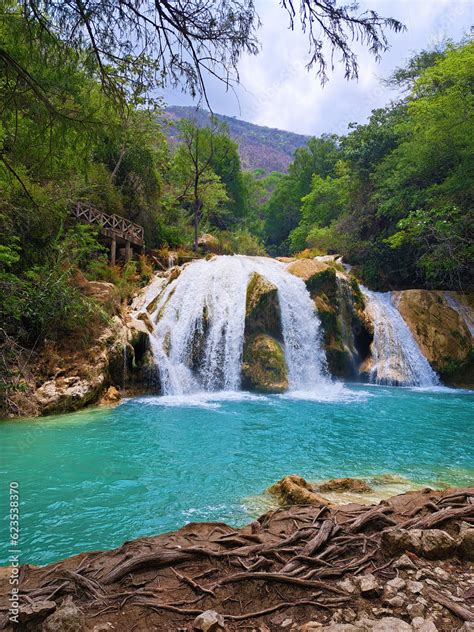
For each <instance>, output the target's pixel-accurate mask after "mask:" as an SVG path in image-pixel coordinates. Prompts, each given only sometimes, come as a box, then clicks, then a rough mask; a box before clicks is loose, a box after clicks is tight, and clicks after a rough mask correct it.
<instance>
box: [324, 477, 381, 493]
mask: <svg viewBox="0 0 474 632" xmlns="http://www.w3.org/2000/svg"><path fill="white" fill-rule="evenodd" d="M317 489H318V491H320V492H356V493H360V494H366V493H370V492H372V491H373V490H372V488H371V487H370V485H368V484H367V483H366V482H365V481H363V480H362V479H360V478H333V479H331V480H329V481H324V482H323V483H320V484H319V485H318V486H317Z"/></svg>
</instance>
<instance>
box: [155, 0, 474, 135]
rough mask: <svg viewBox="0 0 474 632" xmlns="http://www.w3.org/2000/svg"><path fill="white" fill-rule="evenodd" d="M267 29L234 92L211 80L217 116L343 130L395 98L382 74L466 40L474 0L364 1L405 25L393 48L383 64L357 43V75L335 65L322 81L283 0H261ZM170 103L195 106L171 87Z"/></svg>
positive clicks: (313, 130) (303, 130) (296, 128)
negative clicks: (346, 73)
mask: <svg viewBox="0 0 474 632" xmlns="http://www.w3.org/2000/svg"><path fill="white" fill-rule="evenodd" d="M255 4H256V8H257V12H258V14H259V16H260V19H261V22H262V27H261V28H260V30H259V31H258V38H259V41H260V44H261V50H260V54H259V55H258V56H256V57H255V56H249V55H246V56H244V57H242V59H241V60H240V62H239V74H240V85H239V86H237V87H236V89H235V94H234V93H233V92H231V91H229V92H226V91H225V87H224V85H223V84H222V83H220V82H218V81H215V80H209V81H208V82H207V91H208V98H209V101H210V104H211V107H212V110H213V111H214V112H216V113H219V114H227V115H228V116H235V117H237V118H239V119H243V120H245V121H249V122H251V123H255V124H257V125H266V126H268V127H276V128H279V129H284V130H289V131H292V132H297V133H300V134H308V135H319V134H322V133H335V134H344V133H346V132H347V126H348V124H349V123H350V122H357V123H363V122H364V121H366V120H367V118H368V116H370V112H371V111H372V110H373V109H375V108H377V107H381V106H383V105H385V104H387V103H388V102H389V101H390V100H391V99H394V98H396V96H397V95H396V93H394V91H393V89H390V88H387V87H385V86H384V85H383V84H382V82H381V79H382V78H384V77H387V76H389V75H390V74H391V72H392V71H393V70H394V69H395V68H397V67H399V66H401V65H403V64H404V62H405V61H406V60H407V59H409V58H410V56H411V55H412V54H413V53H414V52H416V51H419V50H422V49H429V48H433V47H434V46H436V45H438V44H440V43H442V42H443V41H444V40H446V39H452V40H453V41H458V40H460V39H461V38H462V37H463V36H465V35H466V34H468V33H469V32H470V31H471V26H472V25H474V0H365V1H364V2H360V9H361V10H362V11H363V10H364V9H368V8H370V9H374V10H375V11H377V12H378V13H379V14H381V15H383V16H390V17H394V18H396V19H398V20H400V21H401V22H403V23H404V24H405V26H406V27H407V30H406V31H405V32H403V33H393V32H391V31H390V32H388V38H389V43H390V49H389V50H388V51H387V52H385V53H384V54H383V56H382V60H381V62H380V63H377V62H376V61H375V60H374V59H373V57H371V55H370V54H369V53H368V52H367V51H365V50H364V49H363V48H361V47H360V46H359V47H356V50H357V52H358V56H359V62H360V68H359V79H358V80H357V81H354V80H352V81H347V80H345V79H344V71H343V68H342V66H341V65H340V64H339V65H338V64H337V57H336V68H335V70H334V71H333V72H331V71H329V81H328V83H327V84H326V85H325V86H324V87H323V86H321V83H320V81H319V79H318V77H317V76H316V74H315V72H314V71H309V72H308V71H307V70H306V68H305V63H306V61H307V58H308V41H307V39H306V37H305V35H304V34H303V33H302V32H301V29H299V28H295V31H291V30H289V28H288V27H289V23H288V16H287V14H286V12H285V11H284V9H282V8H281V7H280V6H279V2H278V0H256V2H255ZM163 97H164V99H165V102H166V103H167V104H168V105H193V104H196V101H194V102H193V100H192V98H191V97H189V96H188V95H185V94H183V93H182V92H181V91H180V90H179V89H174V90H173V89H165V90H164V92H163Z"/></svg>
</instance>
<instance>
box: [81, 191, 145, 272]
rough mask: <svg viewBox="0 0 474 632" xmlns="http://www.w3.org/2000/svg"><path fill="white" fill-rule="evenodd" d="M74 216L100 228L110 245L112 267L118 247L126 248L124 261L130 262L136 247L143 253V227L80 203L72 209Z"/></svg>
mask: <svg viewBox="0 0 474 632" xmlns="http://www.w3.org/2000/svg"><path fill="white" fill-rule="evenodd" d="M72 214H73V215H74V217H76V218H77V219H78V220H79V221H80V222H83V223H85V224H94V225H96V226H98V227H99V232H100V234H101V236H102V237H105V239H106V240H107V242H108V243H109V244H110V260H111V263H112V265H113V264H114V263H115V261H116V259H117V245H119V246H122V247H124V259H125V261H129V260H130V259H131V258H132V256H133V249H134V247H135V248H136V249H137V250H138V251H139V252H143V250H144V246H145V241H144V230H143V226H140V225H139V224H134V223H133V222H131V221H129V220H128V219H125V218H124V217H120V215H108V214H107V213H102V211H99V210H98V209H96V208H94V207H93V206H89V205H86V204H82V203H81V202H78V203H77V204H76V206H75V207H74V208H73V209H72Z"/></svg>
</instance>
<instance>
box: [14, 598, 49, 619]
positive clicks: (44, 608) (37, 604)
mask: <svg viewBox="0 0 474 632" xmlns="http://www.w3.org/2000/svg"><path fill="white" fill-rule="evenodd" d="M55 610H56V603H55V602H54V601H34V602H33V603H27V604H23V605H22V606H20V612H19V614H18V620H19V621H20V623H30V622H31V621H34V620H36V621H37V620H41V619H44V618H45V617H47V616H48V615H49V614H51V613H52V612H54V611H55Z"/></svg>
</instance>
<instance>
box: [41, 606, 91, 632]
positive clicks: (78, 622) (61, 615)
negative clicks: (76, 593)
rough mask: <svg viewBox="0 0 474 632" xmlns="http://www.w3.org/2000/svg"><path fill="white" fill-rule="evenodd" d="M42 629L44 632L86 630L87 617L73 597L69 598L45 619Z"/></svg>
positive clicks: (78, 631) (80, 631) (82, 631)
mask: <svg viewBox="0 0 474 632" xmlns="http://www.w3.org/2000/svg"><path fill="white" fill-rule="evenodd" d="M41 629H42V632H84V631H85V629H86V625H85V617H84V615H83V614H82V612H81V610H79V608H78V607H77V606H76V604H75V603H74V602H73V601H72V599H71V598H68V599H66V600H65V601H64V602H63V604H62V605H61V607H60V608H58V609H57V610H56V612H54V613H53V614H52V615H50V616H49V617H48V618H47V619H46V620H45V621H44V623H43V627H42V628H41Z"/></svg>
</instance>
